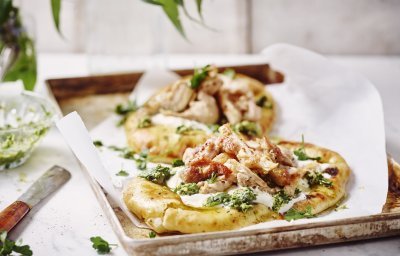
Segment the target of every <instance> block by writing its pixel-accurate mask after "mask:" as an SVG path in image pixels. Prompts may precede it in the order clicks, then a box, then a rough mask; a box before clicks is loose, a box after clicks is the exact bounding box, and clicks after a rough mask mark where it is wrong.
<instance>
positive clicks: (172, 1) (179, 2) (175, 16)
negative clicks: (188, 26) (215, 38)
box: [142, 0, 211, 39]
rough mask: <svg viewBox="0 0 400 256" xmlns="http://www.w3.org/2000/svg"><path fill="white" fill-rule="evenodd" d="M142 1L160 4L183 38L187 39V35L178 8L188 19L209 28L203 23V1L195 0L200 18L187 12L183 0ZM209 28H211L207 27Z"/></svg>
mask: <svg viewBox="0 0 400 256" xmlns="http://www.w3.org/2000/svg"><path fill="white" fill-rule="evenodd" d="M142 1H143V2H145V3H148V4H152V5H158V6H160V7H161V8H162V9H163V11H164V13H165V14H166V15H167V17H168V19H169V20H170V21H171V22H172V24H173V25H174V27H175V28H176V30H177V31H178V32H179V33H180V34H181V35H182V36H183V37H184V38H185V39H187V37H186V33H185V30H184V28H183V26H182V22H181V18H180V14H179V9H182V11H183V13H184V14H185V16H186V17H187V18H188V19H189V20H191V21H193V22H196V23H198V24H200V25H202V26H204V27H206V28H209V27H208V26H207V25H205V24H204V20H203V14H202V10H203V8H202V3H203V1H202V0H196V9H197V13H198V15H199V17H200V20H199V19H196V18H194V17H193V16H192V15H191V14H190V13H189V12H188V10H187V8H186V5H185V2H184V0H142ZM209 29H211V28H209Z"/></svg>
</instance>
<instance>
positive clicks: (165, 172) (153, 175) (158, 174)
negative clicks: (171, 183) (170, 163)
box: [139, 165, 171, 185]
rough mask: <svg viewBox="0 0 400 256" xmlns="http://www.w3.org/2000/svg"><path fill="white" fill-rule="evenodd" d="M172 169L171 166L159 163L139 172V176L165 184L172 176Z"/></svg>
mask: <svg viewBox="0 0 400 256" xmlns="http://www.w3.org/2000/svg"><path fill="white" fill-rule="evenodd" d="M170 171H171V169H170V168H169V167H165V166H161V165H157V166H156V167H154V168H152V169H150V170H145V171H143V172H142V173H140V174H139V177H142V178H145V179H146V180H148V181H151V182H154V183H157V184H159V185H164V184H165V182H166V181H167V180H168V179H169V178H170V177H171V172H170Z"/></svg>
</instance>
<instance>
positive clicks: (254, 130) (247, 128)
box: [233, 120, 261, 136]
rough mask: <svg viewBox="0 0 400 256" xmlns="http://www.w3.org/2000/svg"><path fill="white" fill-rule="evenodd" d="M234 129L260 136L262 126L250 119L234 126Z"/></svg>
mask: <svg viewBox="0 0 400 256" xmlns="http://www.w3.org/2000/svg"><path fill="white" fill-rule="evenodd" d="M233 130H234V131H236V132H239V133H243V134H246V135H249V136H260V135H261V128H260V126H259V125H258V124H257V123H254V122H250V121H247V120H246V121H242V122H240V123H237V124H235V125H234V126H233Z"/></svg>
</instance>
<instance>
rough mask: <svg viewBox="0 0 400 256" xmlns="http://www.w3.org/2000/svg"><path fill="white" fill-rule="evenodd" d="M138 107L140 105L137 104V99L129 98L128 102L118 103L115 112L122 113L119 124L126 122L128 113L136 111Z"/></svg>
mask: <svg viewBox="0 0 400 256" xmlns="http://www.w3.org/2000/svg"><path fill="white" fill-rule="evenodd" d="M137 109H138V105H137V104H136V101H130V100H129V101H128V102H127V103H126V104H118V105H117V106H116V107H115V109H114V112H115V113H116V114H118V115H120V116H121V117H122V118H121V120H119V122H118V123H117V125H118V126H121V125H123V124H124V123H125V122H126V120H127V118H128V115H129V114H130V113H132V112H135V111H136V110H137Z"/></svg>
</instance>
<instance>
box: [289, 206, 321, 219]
mask: <svg viewBox="0 0 400 256" xmlns="http://www.w3.org/2000/svg"><path fill="white" fill-rule="evenodd" d="M311 211H312V208H311V206H307V208H306V210H305V211H298V210H296V209H293V208H291V209H290V210H289V211H287V212H286V213H285V216H284V217H285V220H287V221H291V220H298V219H304V218H307V219H309V218H314V217H315V215H314V214H312V213H311Z"/></svg>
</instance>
